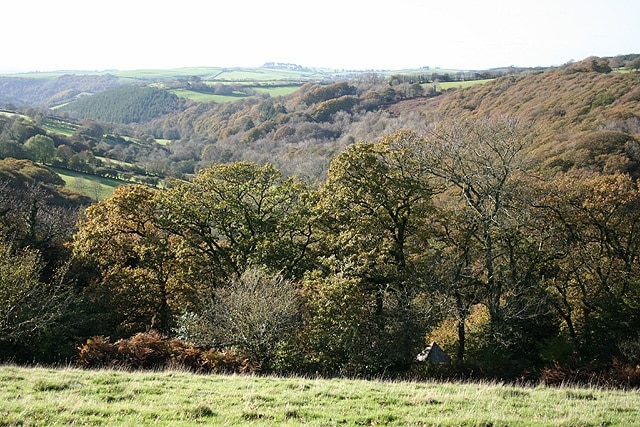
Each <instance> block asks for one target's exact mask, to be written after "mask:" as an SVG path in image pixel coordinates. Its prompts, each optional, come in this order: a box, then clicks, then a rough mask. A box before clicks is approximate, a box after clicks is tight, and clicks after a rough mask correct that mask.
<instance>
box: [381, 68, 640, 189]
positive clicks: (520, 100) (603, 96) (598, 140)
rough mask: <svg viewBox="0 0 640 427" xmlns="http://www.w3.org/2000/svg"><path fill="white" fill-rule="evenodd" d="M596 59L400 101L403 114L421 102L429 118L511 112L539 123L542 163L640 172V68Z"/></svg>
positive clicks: (538, 145) (537, 146) (537, 150)
mask: <svg viewBox="0 0 640 427" xmlns="http://www.w3.org/2000/svg"><path fill="white" fill-rule="evenodd" d="M593 61H596V60H595V59H593V58H590V59H587V60H585V61H582V62H580V63H577V64H572V65H569V66H565V67H562V68H559V69H555V70H549V71H545V72H542V73H539V74H534V75H529V76H522V77H504V78H501V79H497V80H495V81H493V82H489V83H486V84H484V85H477V86H473V87H470V88H467V89H464V90H458V91H455V92H451V93H448V94H446V95H443V96H441V97H438V98H435V99H432V100H428V101H427V102H425V103H422V104H421V105H419V106H416V105H415V104H414V105H411V106H405V107H402V106H395V107H394V108H395V110H396V113H397V114H406V113H407V112H408V111H414V110H416V109H419V110H420V111H421V113H422V115H423V117H424V118H425V120H426V121H428V122H435V121H438V120H442V119H444V118H447V119H454V118H465V119H468V118H480V117H488V116H489V117H491V116H494V117H495V116H507V115H508V116H513V117H516V118H518V119H519V120H522V121H525V122H529V123H533V124H534V127H535V129H536V144H535V147H534V150H533V153H532V154H533V157H534V158H535V159H537V160H538V161H539V162H540V164H541V165H542V166H544V167H547V168H559V169H562V170H565V171H566V170H568V169H571V168H589V169H595V170H598V171H601V172H615V171H623V172H629V173H631V174H632V175H633V176H635V177H640V169H639V164H640V145H639V144H638V141H639V140H640V73H638V72H627V73H620V72H601V71H598V67H597V66H594V65H593ZM596 64H597V62H596Z"/></svg>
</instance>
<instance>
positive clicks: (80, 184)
mask: <svg viewBox="0 0 640 427" xmlns="http://www.w3.org/2000/svg"><path fill="white" fill-rule="evenodd" d="M51 169H53V170H54V171H55V172H56V173H57V174H58V175H60V177H61V178H62V179H63V180H64V182H65V187H66V188H68V189H69V190H72V191H75V192H76V193H80V194H84V195H85V196H89V197H91V198H92V199H94V200H104V199H105V198H107V197H110V196H111V194H112V193H113V190H114V189H115V188H116V187H119V186H121V185H126V184H128V183H127V182H125V181H119V180H117V179H110V178H103V177H100V176H97V175H89V174H85V173H82V172H75V171H71V170H69V169H61V168H53V167H52V168H51ZM0 425H2V424H0Z"/></svg>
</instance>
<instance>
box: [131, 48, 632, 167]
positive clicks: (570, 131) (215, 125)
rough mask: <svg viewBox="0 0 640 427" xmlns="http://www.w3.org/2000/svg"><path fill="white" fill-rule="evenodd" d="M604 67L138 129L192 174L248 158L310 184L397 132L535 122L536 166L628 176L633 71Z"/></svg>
mask: <svg viewBox="0 0 640 427" xmlns="http://www.w3.org/2000/svg"><path fill="white" fill-rule="evenodd" d="M612 61H613V60H612V59H608V58H589V59H587V60H585V61H581V62H578V63H575V64H570V65H567V66H563V67H560V68H555V69H547V70H523V71H522V72H521V74H518V75H508V76H505V77H501V78H498V79H495V80H493V81H487V82H485V83H484V84H481V85H474V86H471V87H468V88H465V89H457V90H451V91H446V92H444V93H440V92H436V91H434V89H435V87H436V84H435V83H433V82H431V83H420V80H419V79H417V78H416V79H414V78H412V77H411V76H395V77H393V76H392V77H390V78H382V77H375V76H372V77H370V78H364V77H362V78H359V79H351V80H348V81H343V82H336V83H331V84H306V85H304V86H303V87H301V89H300V90H298V91H297V92H296V93H294V94H292V95H290V96H287V97H281V98H271V97H253V98H249V99H245V100H241V101H237V102H233V103H229V104H194V105H193V106H191V107H189V108H187V109H185V111H183V112H181V113H179V114H177V115H170V116H165V117H163V118H162V119H161V120H157V121H154V122H151V123H147V124H143V125H142V127H143V128H144V129H145V131H146V132H148V133H149V134H154V135H171V136H172V138H171V139H175V140H176V141H174V142H173V143H172V145H171V146H170V149H171V150H172V151H174V152H182V153H185V152H189V153H195V154H192V155H195V156H196V157H197V158H198V160H200V164H201V166H205V165H207V164H211V163H215V162H226V161H234V160H253V161H258V162H271V163H273V164H275V165H277V166H278V167H279V168H281V169H282V170H283V171H285V172H287V173H295V174H302V175H308V176H310V177H319V176H322V174H323V173H324V171H325V170H326V166H327V165H328V161H329V159H330V158H331V157H332V156H333V155H335V154H336V153H337V152H339V151H340V150H341V149H342V148H343V147H344V146H345V145H347V144H350V143H351V142H353V141H359V140H369V141H374V140H378V139H379V138H380V137H381V136H383V135H385V134H388V133H390V132H392V131H393V130H396V129H398V128H407V129H413V130H417V131H419V132H423V131H425V130H426V128H427V126H429V125H430V124H433V123H434V122H437V121H438V120H441V119H443V118H449V119H452V118H456V117H457V118H469V117H484V116H495V115H510V116H514V117H517V118H519V119H521V120H524V121H527V122H534V123H535V125H536V128H537V130H538V135H537V137H536V140H537V142H538V144H537V145H536V146H537V150H536V153H535V154H536V158H537V159H538V161H539V162H540V163H541V166H544V167H554V168H560V169H563V170H566V169H568V168H572V167H589V168H597V169H599V170H614V169H617V170H625V171H628V172H630V173H632V174H633V175H638V174H640V171H639V170H638V166H637V164H638V162H639V161H640V159H639V158H638V151H636V144H637V143H636V141H637V140H638V139H639V134H640V131H639V129H640V105H639V104H638V99H639V98H640V89H639V88H640V73H638V72H636V71H625V72H618V71H612V69H611V67H609V63H611V62H612ZM414 77H415V76H414ZM639 150H640V149H639ZM198 154H199V157H198Z"/></svg>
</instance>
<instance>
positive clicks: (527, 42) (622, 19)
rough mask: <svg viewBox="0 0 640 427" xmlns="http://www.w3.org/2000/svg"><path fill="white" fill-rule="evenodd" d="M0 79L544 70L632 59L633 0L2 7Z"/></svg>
mask: <svg viewBox="0 0 640 427" xmlns="http://www.w3.org/2000/svg"><path fill="white" fill-rule="evenodd" d="M0 13H1V14H2V24H1V25H2V26H1V27H0V28H1V29H2V34H3V37H2V46H1V47H0V72H8V71H11V72H13V71H50V70H104V69H121V70H126V69H140V68H174V67H190V66H224V67H243V66H248V67H257V66H260V65H262V64H264V63H265V62H271V61H275V62H289V63H295V64H299V65H303V66H307V67H327V68H335V69H361V70H364V69H373V70H381V69H392V70H398V69H403V68H416V67H424V66H430V67H442V68H454V69H487V68H492V67H501V66H510V65H514V66H552V65H561V64H564V63H566V62H568V61H571V60H576V61H577V60H581V59H584V58H586V57H588V56H592V55H595V56H615V55H618V54H628V53H640V1H638V0H437V1H431V0H426V1H418V0H391V1H375V0H323V1H302V0H222V1H211V0H209V1H206V0H180V1H171V0H167V1H164V2H162V1H159V0H105V1H91V0H56V1H53V0H12V1H10V2H3V4H2V7H1V8H0Z"/></svg>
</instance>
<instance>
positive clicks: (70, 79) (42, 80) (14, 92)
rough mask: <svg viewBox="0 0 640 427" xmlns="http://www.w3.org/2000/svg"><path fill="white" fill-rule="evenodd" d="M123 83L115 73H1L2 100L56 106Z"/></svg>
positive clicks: (0, 98) (0, 96) (1, 101)
mask: <svg viewBox="0 0 640 427" xmlns="http://www.w3.org/2000/svg"><path fill="white" fill-rule="evenodd" d="M119 84H121V82H120V79H118V78H117V77H115V76H113V75H111V74H102V75H72V74H64V75H61V76H57V77H50V76H39V75H33V76H31V77H8V76H1V75H0V103H12V104H17V105H32V106H38V105H42V106H46V107H53V106H56V105H59V104H62V103H65V102H68V101H71V100H73V99H75V98H76V97H77V96H79V95H81V94H93V93H98V92H102V91H103V90H107V89H110V88H112V87H115V86H118V85H119Z"/></svg>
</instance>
